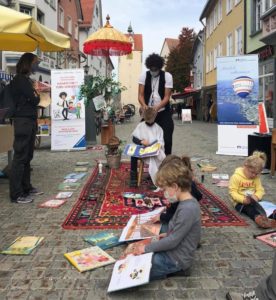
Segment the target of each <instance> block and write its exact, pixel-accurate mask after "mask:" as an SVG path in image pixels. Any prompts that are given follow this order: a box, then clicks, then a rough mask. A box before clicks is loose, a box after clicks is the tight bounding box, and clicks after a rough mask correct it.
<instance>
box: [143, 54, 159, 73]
mask: <svg viewBox="0 0 276 300" xmlns="http://www.w3.org/2000/svg"><path fill="white" fill-rule="evenodd" d="M145 66H146V67H147V69H150V68H157V69H159V70H161V69H162V68H163V66H164V58H163V57H161V56H160V55H158V54H156V53H152V54H150V55H149V56H148V57H147V58H146V62H145Z"/></svg>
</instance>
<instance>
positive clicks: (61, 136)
mask: <svg viewBox="0 0 276 300" xmlns="http://www.w3.org/2000/svg"><path fill="white" fill-rule="evenodd" d="M51 81H52V89H51V93H52V94H51V98H52V105H51V117H52V135H51V149H52V150H71V149H74V150H81V149H86V141H85V106H84V99H83V98H81V97H80V87H81V85H82V84H83V82H84V71H83V70H82V69H64V70H52V71H51Z"/></svg>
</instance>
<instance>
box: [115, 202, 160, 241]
mask: <svg viewBox="0 0 276 300" xmlns="http://www.w3.org/2000/svg"><path fill="white" fill-rule="evenodd" d="M164 209H165V207H160V208H157V209H155V210H153V211H151V212H148V213H145V214H140V215H132V216H131V218H130V219H129V221H128V222H127V225H126V226H125V227H124V229H123V231H122V234H121V236H120V239H119V241H120V242H125V241H133V240H141V239H147V238H152V237H154V236H158V235H159V233H160V229H161V224H160V223H157V224H155V223H150V220H151V218H152V217H155V216H156V215H159V214H160V213H161V212H162V211H163V210H164Z"/></svg>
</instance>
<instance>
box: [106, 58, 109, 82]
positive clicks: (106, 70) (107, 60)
mask: <svg viewBox="0 0 276 300" xmlns="http://www.w3.org/2000/svg"><path fill="white" fill-rule="evenodd" d="M108 58H109V54H108V55H107V56H106V57H105V78H107V67H108Z"/></svg>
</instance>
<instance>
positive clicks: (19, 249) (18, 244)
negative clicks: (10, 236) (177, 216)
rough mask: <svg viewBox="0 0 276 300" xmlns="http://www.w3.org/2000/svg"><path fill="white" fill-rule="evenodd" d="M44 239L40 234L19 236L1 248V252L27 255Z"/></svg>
mask: <svg viewBox="0 0 276 300" xmlns="http://www.w3.org/2000/svg"><path fill="white" fill-rule="evenodd" d="M43 239H44V237H41V236H20V237H18V238H17V239H16V240H14V241H13V242H12V243H11V245H10V246H9V247H8V248H7V249H5V250H2V251H1V252H0V253H1V254H14V255H28V254H30V253H31V252H32V251H33V250H34V249H35V248H36V247H37V246H38V245H39V244H40V243H41V242H42V240H43Z"/></svg>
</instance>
